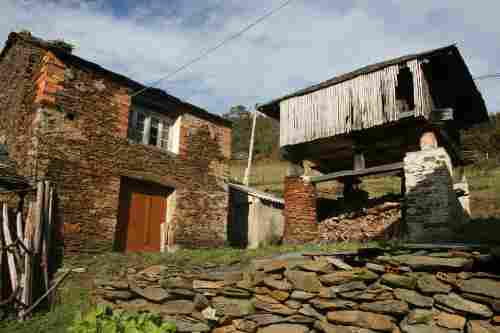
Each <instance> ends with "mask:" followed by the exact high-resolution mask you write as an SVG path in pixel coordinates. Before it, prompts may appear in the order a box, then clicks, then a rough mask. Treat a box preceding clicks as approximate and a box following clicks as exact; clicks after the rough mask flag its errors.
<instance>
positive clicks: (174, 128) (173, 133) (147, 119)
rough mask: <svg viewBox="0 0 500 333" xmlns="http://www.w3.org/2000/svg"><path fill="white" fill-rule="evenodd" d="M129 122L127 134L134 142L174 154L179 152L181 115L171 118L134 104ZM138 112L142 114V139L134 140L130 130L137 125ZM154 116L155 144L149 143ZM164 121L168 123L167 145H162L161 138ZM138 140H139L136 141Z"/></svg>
mask: <svg viewBox="0 0 500 333" xmlns="http://www.w3.org/2000/svg"><path fill="white" fill-rule="evenodd" d="M130 112H131V116H130V120H129V121H130V123H129V134H128V139H129V140H130V141H132V142H134V143H142V144H144V145H148V146H155V147H157V148H159V149H161V150H165V151H169V152H172V153H175V154H178V153H179V137H180V122H181V116H178V117H176V118H171V117H168V116H165V115H162V114H160V113H157V112H154V111H151V110H148V109H145V108H143V107H138V106H134V107H133V108H132V110H131V111H130ZM139 114H143V115H144V128H143V130H142V140H135V138H133V137H131V136H130V135H131V133H130V131H132V129H131V128H135V127H136V126H137V118H138V115H139ZM153 118H155V119H157V120H158V135H157V139H156V144H154V145H152V144H149V139H150V134H151V120H152V119H153ZM165 123H167V124H170V125H169V126H168V128H167V129H168V141H167V147H166V148H165V147H162V141H163V140H164V139H163V131H164V130H165ZM138 141H140V142H138Z"/></svg>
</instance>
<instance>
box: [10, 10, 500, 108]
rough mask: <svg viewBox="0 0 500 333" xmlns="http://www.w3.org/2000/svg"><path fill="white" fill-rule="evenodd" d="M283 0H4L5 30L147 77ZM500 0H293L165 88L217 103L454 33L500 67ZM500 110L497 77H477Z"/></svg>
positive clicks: (262, 95) (278, 91)
mask: <svg viewBox="0 0 500 333" xmlns="http://www.w3.org/2000/svg"><path fill="white" fill-rule="evenodd" d="M282 1H283V0H252V1H248V0H204V1H202V0H182V1H181V0H141V1H134V0H108V1H105V0H87V1H77V0H53V1H48V0H0V13H2V20H1V21H0V40H6V39H7V35H8V33H9V32H10V31H19V30H21V29H29V30H31V31H32V32H33V34H35V35H37V36H40V37H42V38H47V39H57V38H61V39H65V40H68V41H70V42H72V43H73V44H76V45H77V49H76V51H75V53H76V54H77V55H79V56H82V57H84V58H87V59H89V60H91V61H95V62H97V63H99V64H101V65H102V66H104V67H107V68H109V69H111V70H114V71H117V72H120V73H123V74H125V75H128V76H130V77H132V78H133V79H136V80H138V81H141V82H143V83H149V82H153V81H155V80H157V79H158V78H160V77H162V76H163V75H164V74H166V73H169V72H170V71H172V70H174V69H175V68H177V67H178V66H179V65H182V64H184V63H185V62H187V61H188V60H190V59H192V58H193V57H196V56H197V55H198V54H200V53H201V52H202V51H203V50H205V49H207V48H209V47H211V46H213V45H214V44H216V43H217V42H219V41H220V40H222V39H224V38H226V37H227V36H229V35H230V34H232V33H234V32H236V31H238V30H240V29H241V28H242V27H244V26H245V25H247V24H248V23H249V22H251V21H253V20H254V19H255V18H256V17H258V16H260V15H262V14H263V13H265V12H267V11H268V10H270V9H272V8H274V7H277V6H278V5H280V4H281V3H282ZM499 12H500V1H498V0H480V1H470V0H440V1H436V0H419V1H411V0H377V1H373V0H372V1H370V0H351V1H348V0H336V1H331V0H315V1H311V0H294V1H292V3H291V4H290V5H289V6H288V7H286V8H285V9H283V10H282V11H280V12H279V13H277V14H276V15H275V16H273V17H271V18H269V19H267V20H266V21H264V22H263V23H262V24H260V25H258V26H257V27H255V28H254V29H252V30H251V31H249V32H247V33H246V34H245V35H244V36H243V37H242V38H240V39H238V40H236V41H234V42H232V43H230V44H228V45H227V46H225V47H224V48H222V49H220V50H218V51H217V52H215V53H214V54H212V55H211V56H209V57H208V58H205V59H204V60H202V61H200V62H199V63H197V64H195V65H193V66H191V67H189V69H188V70H186V71H183V72H181V73H179V74H178V75H176V76H175V77H173V78H172V79H171V80H169V81H165V82H163V83H162V84H160V86H159V87H160V88H163V89H165V90H167V91H168V92H169V93H171V94H173V95H176V96H178V97H180V98H183V99H185V100H188V101H190V102H192V103H194V104H197V105H199V106H201V107H204V108H206V109H207V110H209V111H211V112H214V113H223V112H226V111H227V110H228V109H229V108H230V106H232V105H237V104H243V105H247V106H253V105H254V104H255V103H262V102H266V101H268V100H269V99H272V98H274V97H278V96H281V95H283V94H285V93H288V92H291V91H294V90H296V89H300V88H303V87H305V86H308V85H310V84H312V83H316V82H319V81H323V80H325V79H329V78H331V77H333V76H335V75H338V74H342V73H344V72H348V71H351V70H354V69H356V68H358V67H361V66H364V65H367V64H370V63H373V62H377V61H381V60H385V59H388V58H392V57H397V56H400V55H403V54H407V53H412V52H416V51H423V50H426V49H432V48H436V47H440V46H444V45H447V44H450V43H457V45H458V47H459V48H460V50H461V52H462V54H463V56H464V58H465V60H466V63H467V64H468V65H469V68H470V70H471V72H472V74H473V75H482V74H485V73H492V72H496V73H498V72H500V56H499V55H500V43H499V41H500V24H498V13H499ZM477 84H478V86H479V88H480V90H481V92H482V93H483V96H484V97H485V100H486V102H487V105H488V108H489V110H490V111H492V112H494V111H500V94H499V91H500V80H485V81H481V82H478V83H477Z"/></svg>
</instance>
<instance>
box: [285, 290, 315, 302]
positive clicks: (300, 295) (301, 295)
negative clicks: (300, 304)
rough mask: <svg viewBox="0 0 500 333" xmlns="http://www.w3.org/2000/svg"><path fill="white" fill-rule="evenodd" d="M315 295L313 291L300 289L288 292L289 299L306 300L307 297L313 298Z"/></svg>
mask: <svg viewBox="0 0 500 333" xmlns="http://www.w3.org/2000/svg"><path fill="white" fill-rule="evenodd" d="M315 296H316V295H315V294H313V293H308V292H305V291H302V290H294V291H292V293H291V294H290V298H291V299H297V300H301V301H306V300H308V299H311V298H314V297H315Z"/></svg>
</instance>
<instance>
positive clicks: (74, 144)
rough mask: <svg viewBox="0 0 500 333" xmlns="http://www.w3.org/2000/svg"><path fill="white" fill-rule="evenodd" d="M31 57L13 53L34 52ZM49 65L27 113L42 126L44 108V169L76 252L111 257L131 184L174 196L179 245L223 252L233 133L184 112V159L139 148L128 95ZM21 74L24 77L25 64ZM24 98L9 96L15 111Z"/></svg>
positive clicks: (71, 68) (39, 162)
mask: <svg viewBox="0 0 500 333" xmlns="http://www.w3.org/2000/svg"><path fill="white" fill-rule="evenodd" d="M24 48H25V46H23V47H20V48H18V47H17V46H15V47H14V48H13V49H16V50H17V51H16V52H20V53H23V52H28V50H25V49H24ZM28 49H29V50H30V48H28ZM44 55H46V57H45V58H44V63H43V64H44V65H43V66H41V70H40V72H39V73H40V75H39V76H38V78H43V79H38V80H36V86H35V79H32V81H31V82H32V83H31V85H32V91H33V92H32V96H31V99H30V100H28V102H29V103H31V105H32V107H31V110H29V111H26V113H27V114H29V116H30V117H29V118H30V119H31V123H33V119H35V116H34V115H35V111H34V109H35V108H36V106H37V105H44V106H45V111H44V112H43V113H40V115H39V116H38V118H39V122H35V124H36V125H37V126H40V130H39V132H37V134H36V136H35V137H36V140H34V141H36V142H38V146H37V149H36V167H37V173H38V174H39V175H40V176H46V177H48V178H49V179H51V180H53V181H55V182H56V183H57V191H58V194H59V205H58V214H57V216H58V218H59V219H60V222H61V223H62V224H64V231H65V236H64V238H65V239H64V241H65V247H66V249H67V251H69V252H81V251H88V252H90V251H95V252H99V251H104V250H109V249H110V248H111V247H112V243H113V240H114V237H115V230H116V226H117V214H118V201H119V200H118V199H119V192H120V180H121V178H122V177H130V178H135V179H140V180H145V181H150V182H154V183H158V184H161V185H163V186H167V187H170V188H175V190H176V195H177V199H176V207H175V212H174V214H173V222H174V224H175V226H176V227H175V239H176V243H177V244H181V245H186V246H193V247H197V246H219V245H222V244H224V242H225V240H226V221H227V204H228V192H227V189H226V188H225V186H224V183H223V180H224V178H225V176H226V175H227V162H228V158H229V152H230V151H231V147H230V144H229V140H230V135H231V132H230V129H229V128H227V127H224V126H223V125H220V124H218V123H215V122H210V121H207V120H204V119H200V118H198V117H196V116H194V115H190V114H187V113H186V111H187V110H176V111H180V112H181V113H183V121H182V131H181V132H182V134H183V136H182V139H181V152H182V154H179V155H175V154H172V153H169V152H165V151H162V150H160V149H158V148H156V147H151V146H144V145H141V144H131V143H129V142H128V140H127V138H126V137H127V127H128V111H129V107H130V98H129V96H128V94H129V91H128V89H127V88H126V87H124V86H123V85H122V84H121V83H120V82H116V81H114V80H112V79H111V78H109V77H107V76H104V74H97V73H95V72H93V71H91V70H89V69H86V68H81V67H79V66H77V65H73V64H71V63H67V62H66V63H64V64H63V63H62V62H58V61H57V58H52V55H51V54H42V53H40V57H39V59H40V60H41V59H42V57H43V56H44ZM18 66H19V72H22V71H23V70H24V67H25V64H24V63H22V64H18ZM23 66H24V67H23ZM61 74H62V76H61ZM61 78H62V79H61ZM14 79H15V81H16V82H18V81H20V80H21V79H19V78H14ZM2 82H4V81H2ZM23 82H24V81H23ZM24 83H25V85H26V86H29V85H30V84H29V83H28V82H24ZM49 83H50V84H49ZM35 89H36V90H35ZM35 91H36V92H37V93H36V96H37V97H36V101H37V103H36V104H35V103H34V101H35ZM17 98H19V97H18V96H10V99H11V100H12V101H13V103H19V101H18V100H17ZM29 103H28V104H29ZM0 105H2V107H4V106H3V104H2V103H0ZM69 115H71V117H69ZM12 117H14V115H13V114H10V116H7V117H6V118H7V119H9V120H12ZM32 127H33V126H32ZM4 131H5V132H7V133H8V136H9V138H10V141H11V142H10V143H14V145H13V147H18V146H19V145H21V144H22V143H21V142H19V140H16V138H17V136H16V134H15V133H12V131H11V130H9V129H8V128H5V129H4ZM34 135H35V134H34V131H28V132H26V134H25V136H23V137H22V138H24V139H27V140H30V141H31V140H32V137H33V136H34ZM19 138H21V136H20V137H19ZM14 150H15V152H14V155H15V159H16V160H17V161H22V160H25V159H26V154H27V152H26V151H21V150H16V149H14Z"/></svg>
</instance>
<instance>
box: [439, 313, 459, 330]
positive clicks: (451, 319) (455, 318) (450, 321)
mask: <svg viewBox="0 0 500 333" xmlns="http://www.w3.org/2000/svg"><path fill="white" fill-rule="evenodd" d="M434 320H435V321H436V324H437V325H438V326H441V327H444V328H449V329H455V330H463V328H464V326H465V318H464V317H462V316H459V315H456V314H451V313H447V312H439V313H438V314H437V315H436V316H434Z"/></svg>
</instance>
